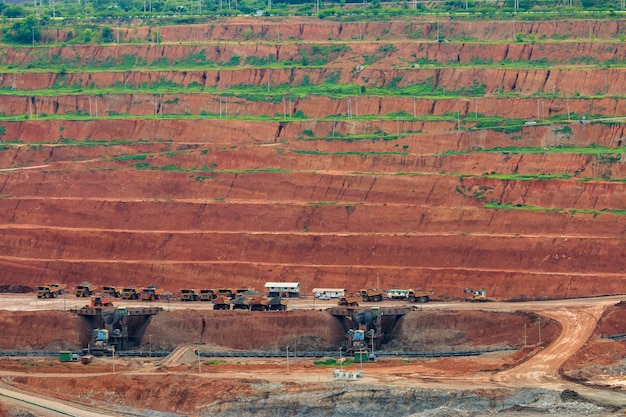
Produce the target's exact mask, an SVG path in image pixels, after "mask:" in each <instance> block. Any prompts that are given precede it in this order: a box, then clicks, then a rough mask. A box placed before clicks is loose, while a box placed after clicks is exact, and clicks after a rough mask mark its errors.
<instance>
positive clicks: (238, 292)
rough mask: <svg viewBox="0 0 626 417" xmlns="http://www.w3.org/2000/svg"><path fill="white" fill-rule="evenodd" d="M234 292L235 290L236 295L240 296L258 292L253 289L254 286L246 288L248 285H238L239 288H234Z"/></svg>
mask: <svg viewBox="0 0 626 417" xmlns="http://www.w3.org/2000/svg"><path fill="white" fill-rule="evenodd" d="M234 292H235V295H236V296H237V297H240V296H242V295H246V294H250V293H255V294H258V293H257V292H256V291H254V288H248V287H239V288H237V289H235V290H234Z"/></svg>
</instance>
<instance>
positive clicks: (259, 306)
mask: <svg viewBox="0 0 626 417" xmlns="http://www.w3.org/2000/svg"><path fill="white" fill-rule="evenodd" d="M269 309H270V305H269V301H268V299H267V298H265V297H262V296H260V297H259V296H257V297H254V298H252V299H251V300H250V310H251V311H267V310H269Z"/></svg>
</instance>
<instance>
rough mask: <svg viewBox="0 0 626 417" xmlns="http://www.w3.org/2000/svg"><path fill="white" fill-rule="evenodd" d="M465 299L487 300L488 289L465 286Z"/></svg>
mask: <svg viewBox="0 0 626 417" xmlns="http://www.w3.org/2000/svg"><path fill="white" fill-rule="evenodd" d="M463 299H464V300H465V301H487V291H485V290H483V289H478V290H473V289H471V288H465V289H464V290H463Z"/></svg>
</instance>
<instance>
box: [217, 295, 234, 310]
mask: <svg viewBox="0 0 626 417" xmlns="http://www.w3.org/2000/svg"><path fill="white" fill-rule="evenodd" d="M213 310H230V297H228V296H225V295H218V296H217V297H215V299H214V300H213Z"/></svg>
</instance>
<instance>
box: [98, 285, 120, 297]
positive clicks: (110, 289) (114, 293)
mask: <svg viewBox="0 0 626 417" xmlns="http://www.w3.org/2000/svg"><path fill="white" fill-rule="evenodd" d="M123 289H124V287H114V286H106V287H102V295H103V296H105V297H110V298H120V297H121V296H122V290H123Z"/></svg>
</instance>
